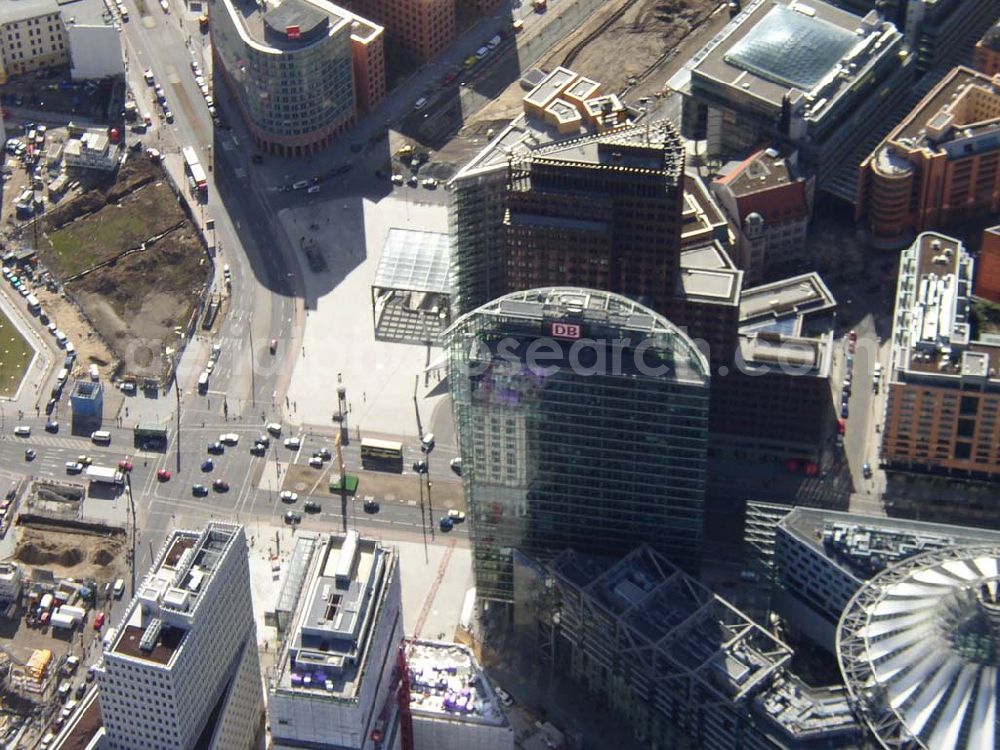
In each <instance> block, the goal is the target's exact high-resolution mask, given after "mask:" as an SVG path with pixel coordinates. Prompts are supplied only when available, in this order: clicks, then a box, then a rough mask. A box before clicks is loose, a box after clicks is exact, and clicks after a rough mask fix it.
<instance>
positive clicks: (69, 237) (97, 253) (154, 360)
mask: <svg viewBox="0 0 1000 750" xmlns="http://www.w3.org/2000/svg"><path fill="white" fill-rule="evenodd" d="M46 236H47V237H48V239H49V245H48V246H47V247H43V248H42V249H41V255H42V261H43V263H44V264H45V265H46V266H47V267H48V268H49V269H50V270H51V271H52V273H53V275H55V276H56V277H57V278H58V279H60V280H61V281H62V282H63V283H64V286H63V290H64V292H65V294H66V295H68V296H69V297H71V298H72V299H73V300H75V301H76V303H77V304H78V305H79V306H80V308H81V309H82V310H83V313H84V315H85V316H86V318H87V319H88V320H89V324H92V325H93V327H94V328H95V329H96V330H97V332H98V333H99V334H100V338H101V339H103V341H105V342H107V344H108V345H109V346H110V347H111V349H112V350H113V352H106V351H101V349H103V347H101V346H96V347H94V348H95V351H93V352H83V351H81V361H82V362H84V363H86V362H87V361H88V360H89V361H93V362H95V363H97V364H100V365H105V364H107V365H112V366H114V365H115V364H117V362H124V372H125V373H126V374H131V375H136V376H148V377H155V378H162V377H163V375H164V374H165V373H166V371H167V369H168V367H169V357H168V356H167V349H168V348H169V347H176V346H177V344H178V341H179V339H178V330H177V329H179V328H183V327H184V326H186V325H187V323H188V321H189V320H190V319H191V316H192V314H193V312H194V309H195V307H196V305H197V304H198V300H199V299H200V297H201V295H202V293H203V290H204V287H205V285H206V283H207V282H208V279H209V276H210V271H211V266H210V262H209V260H208V257H207V256H206V254H205V251H204V248H203V247H202V244H201V240H200V238H199V237H198V234H197V230H196V228H195V227H194V225H193V224H191V222H190V221H189V220H188V219H187V217H186V215H185V214H184V212H183V210H182V209H181V207H180V205H179V204H178V201H177V197H176V196H175V195H174V193H173V190H172V189H171V187H170V185H169V184H168V183H167V181H166V180H165V179H164V176H163V172H162V170H161V168H160V167H159V166H158V165H154V164H152V163H151V162H150V161H149V160H148V159H146V158H145V157H144V156H134V157H132V158H130V159H129V160H128V161H127V162H126V163H125V165H124V166H123V167H122V168H121V170H120V171H119V175H118V179H117V180H116V181H115V182H114V183H113V184H109V185H104V186H102V187H98V188H94V189H92V190H89V191H88V192H86V193H84V194H82V195H80V196H79V197H78V198H75V199H73V200H72V201H69V202H67V203H64V204H60V205H59V206H58V207H57V208H56V209H55V210H53V211H52V212H50V213H49V214H48V215H47V216H46ZM57 319H59V320H60V321H61V320H62V316H59V317H58V318H57ZM83 327H84V328H86V327H88V326H87V324H84V326H83ZM64 330H65V329H64ZM66 332H67V334H70V331H66ZM91 339H93V340H94V341H95V343H98V342H97V337H92V336H91V335H90V334H89V333H84V332H83V331H81V332H80V334H79V335H78V336H77V337H76V340H78V341H88V340H91ZM85 354H86V355H87V356H84V355H85ZM111 360H115V361H116V362H112V361H111Z"/></svg>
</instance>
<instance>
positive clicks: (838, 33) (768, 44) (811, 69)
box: [723, 5, 860, 91]
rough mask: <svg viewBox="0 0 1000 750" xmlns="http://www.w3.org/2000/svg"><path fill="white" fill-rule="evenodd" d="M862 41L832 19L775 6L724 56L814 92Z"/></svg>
mask: <svg viewBox="0 0 1000 750" xmlns="http://www.w3.org/2000/svg"><path fill="white" fill-rule="evenodd" d="M859 40H860V38H859V37H857V36H855V35H854V34H853V33H851V32H850V31H848V30H847V29H842V28H839V27H837V26H834V25H833V24H832V23H830V22H828V21H823V20H820V19H818V18H814V17H811V16H807V15H804V14H803V13H800V12H798V11H795V10H790V9H789V8H788V7H786V6H784V5H775V6H774V8H772V9H771V10H770V12H768V14H767V15H766V16H764V18H762V19H761V21H760V23H758V24H757V25H756V26H754V27H753V28H752V29H751V30H750V31H749V32H748V33H747V35H746V36H745V37H743V38H742V39H741V40H740V41H738V42H737V43H736V44H734V45H733V47H732V49H730V50H729V52H728V53H727V54H726V55H725V57H724V58H723V59H724V60H725V61H726V62H727V63H729V64H730V65H735V66H736V67H738V68H742V69H743V70H747V71H749V72H751V73H755V74H756V75H759V76H760V77H762V78H766V79H768V80H769V81H773V82H775V83H782V84H787V85H789V86H795V87H796V88H799V89H802V90H803V91H810V90H811V89H812V88H813V87H814V86H815V85H816V84H817V83H819V82H820V80H821V79H822V78H823V76H825V75H826V74H827V73H829V72H830V70H831V69H832V68H833V67H834V66H835V65H836V64H837V61H839V60H840V58H842V57H843V56H844V55H845V54H847V52H849V51H850V49H851V48H852V47H853V46H854V45H855V44H857V43H858V41H859Z"/></svg>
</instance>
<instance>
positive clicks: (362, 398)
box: [361, 391, 368, 403]
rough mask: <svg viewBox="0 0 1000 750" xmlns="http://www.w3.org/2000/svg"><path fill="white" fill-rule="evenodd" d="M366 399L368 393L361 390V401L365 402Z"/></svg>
mask: <svg viewBox="0 0 1000 750" xmlns="http://www.w3.org/2000/svg"><path fill="white" fill-rule="evenodd" d="M367 401H368V395H367V394H366V393H365V392H364V391H361V402H362V403H365V402H367Z"/></svg>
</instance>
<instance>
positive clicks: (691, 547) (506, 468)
mask: <svg viewBox="0 0 1000 750" xmlns="http://www.w3.org/2000/svg"><path fill="white" fill-rule="evenodd" d="M445 346H446V347H447V351H448V376H449V381H450V384H451V393H452V399H453V407H454V410H455V421H456V425H457V429H458V440H459V447H460V450H461V455H462V476H463V482H464V485H465V495H466V500H467V503H468V509H469V524H470V533H471V537H472V541H473V556H474V569H475V577H476V586H477V593H478V595H479V596H480V597H481V598H484V599H489V600H496V601H504V602H510V601H512V596H513V577H512V575H513V574H512V550H513V549H515V548H517V549H521V550H522V551H524V552H526V553H528V554H529V555H531V556H532V557H535V558H537V559H543V560H544V559H545V558H546V557H547V556H549V555H550V554H554V553H557V552H559V551H560V550H562V549H564V548H566V547H572V548H574V549H576V550H578V551H582V552H590V553H594V554H603V555H608V556H620V555H623V554H625V553H626V552H628V551H629V550H631V549H633V548H634V547H635V546H636V545H637V544H640V543H642V542H646V543H648V544H650V545H651V546H652V547H654V548H655V549H657V550H659V551H661V552H663V554H665V555H667V556H668V557H669V558H670V559H671V560H673V561H674V562H675V563H676V564H678V565H679V566H681V567H682V568H685V569H686V570H688V571H692V572H696V571H697V569H698V566H699V561H700V556H701V540H702V516H703V501H704V484H705V464H706V453H707V439H708V395H709V376H708V363H707V361H706V359H705V357H704V355H703V354H702V353H701V352H700V351H699V350H698V349H697V348H696V347H695V345H694V343H693V342H692V341H691V339H690V338H688V337H687V335H686V334H684V333H683V332H682V331H681V330H679V329H678V328H677V327H676V326H674V325H673V324H672V323H670V322H669V321H668V320H667V319H666V318H664V317H662V316H661V315H659V314H657V313H655V312H653V311H652V310H649V309H648V308H646V307H643V306H642V305H639V304H638V303H636V302H633V301H631V300H629V299H627V298H625V297H622V296H620V295H616V294H611V293H608V292H599V291H594V290H590V289H578V288H564V287H556V288H546V289H534V290H530V291H524V292H515V293H512V294H508V295H506V296H503V297H501V298H499V299H497V300H494V301H493V302H490V303H488V304H486V305H483V306H482V307H480V308H478V309H476V310H473V311H472V312H469V313H468V314H466V315H464V316H463V317H462V318H460V319H459V320H458V321H456V323H455V324H454V325H453V326H452V327H451V328H450V329H449V330H448V331H447V332H446V333H445Z"/></svg>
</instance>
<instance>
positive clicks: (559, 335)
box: [551, 323, 582, 339]
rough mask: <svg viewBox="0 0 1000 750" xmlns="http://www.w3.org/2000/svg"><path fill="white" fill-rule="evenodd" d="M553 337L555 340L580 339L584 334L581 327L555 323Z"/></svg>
mask: <svg viewBox="0 0 1000 750" xmlns="http://www.w3.org/2000/svg"><path fill="white" fill-rule="evenodd" d="M551 335H552V338H555V339H578V338H580V336H581V335H582V334H581V331H580V326H578V325H574V324H573V323H553V324H552V331H551Z"/></svg>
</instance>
